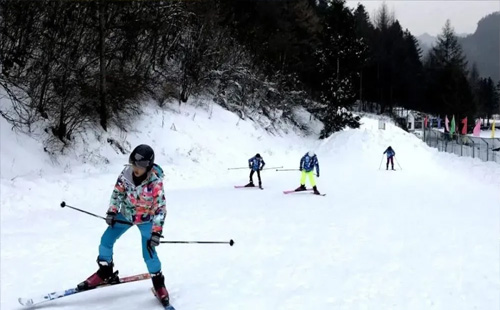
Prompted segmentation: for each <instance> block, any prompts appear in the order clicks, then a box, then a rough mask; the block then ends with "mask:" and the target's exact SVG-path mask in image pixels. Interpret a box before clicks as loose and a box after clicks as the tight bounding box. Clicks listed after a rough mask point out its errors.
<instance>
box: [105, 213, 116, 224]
mask: <svg viewBox="0 0 500 310" xmlns="http://www.w3.org/2000/svg"><path fill="white" fill-rule="evenodd" d="M115 217H116V213H115V212H108V213H106V224H108V225H109V226H111V227H113V225H115Z"/></svg>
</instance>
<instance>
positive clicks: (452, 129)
mask: <svg viewBox="0 0 500 310" xmlns="http://www.w3.org/2000/svg"><path fill="white" fill-rule="evenodd" d="M454 133H455V115H453V118H452V119H451V127H450V137H452V138H453V134H454Z"/></svg>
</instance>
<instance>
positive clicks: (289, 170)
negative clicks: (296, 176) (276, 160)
mask: <svg viewBox="0 0 500 310" xmlns="http://www.w3.org/2000/svg"><path fill="white" fill-rule="evenodd" d="M276 171H300V169H276Z"/></svg>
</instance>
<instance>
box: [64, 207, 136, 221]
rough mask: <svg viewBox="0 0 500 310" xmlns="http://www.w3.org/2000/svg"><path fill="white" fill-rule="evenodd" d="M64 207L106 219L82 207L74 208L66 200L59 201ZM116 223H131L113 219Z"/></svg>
mask: <svg viewBox="0 0 500 310" xmlns="http://www.w3.org/2000/svg"><path fill="white" fill-rule="evenodd" d="M64 207H68V208H71V209H73V210H76V211H80V212H83V213H86V214H88V215H92V216H94V217H97V218H100V219H103V220H106V218H105V217H103V216H100V215H97V214H94V213H90V212H88V211H85V210H82V209H78V208H75V207H72V206H70V205H67V204H66V202H64V201H63V202H61V208H64ZM115 222H116V223H120V224H127V225H132V223H130V222H129V221H122V220H115Z"/></svg>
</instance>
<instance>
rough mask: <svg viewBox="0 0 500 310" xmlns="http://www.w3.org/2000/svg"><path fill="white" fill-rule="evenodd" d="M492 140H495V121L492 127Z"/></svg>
mask: <svg viewBox="0 0 500 310" xmlns="http://www.w3.org/2000/svg"><path fill="white" fill-rule="evenodd" d="M491 138H492V139H493V138H495V120H493V125H491Z"/></svg>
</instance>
